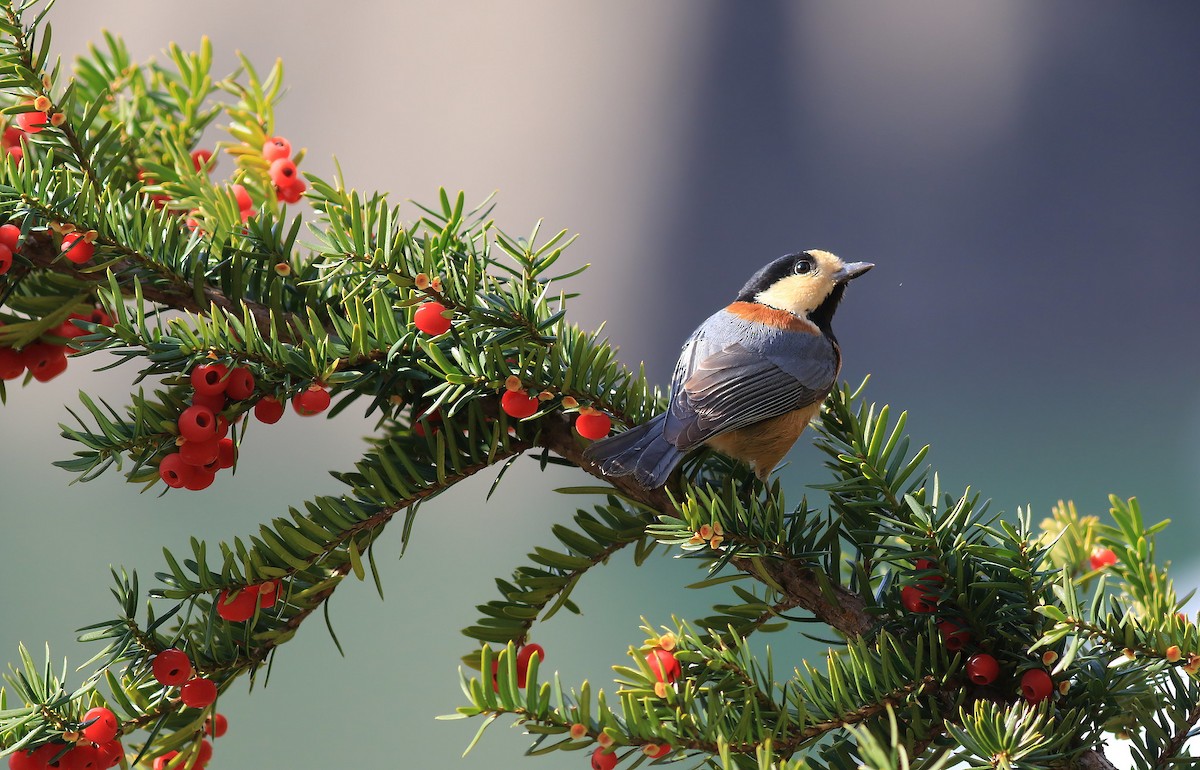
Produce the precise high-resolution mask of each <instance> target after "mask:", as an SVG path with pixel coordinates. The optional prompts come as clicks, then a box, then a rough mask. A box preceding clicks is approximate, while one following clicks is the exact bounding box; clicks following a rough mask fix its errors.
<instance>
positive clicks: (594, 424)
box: [575, 409, 612, 441]
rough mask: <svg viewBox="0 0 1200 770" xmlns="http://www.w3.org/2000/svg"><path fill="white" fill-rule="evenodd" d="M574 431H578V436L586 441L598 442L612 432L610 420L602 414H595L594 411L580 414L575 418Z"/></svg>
mask: <svg viewBox="0 0 1200 770" xmlns="http://www.w3.org/2000/svg"><path fill="white" fill-rule="evenodd" d="M575 430H577V431H579V435H580V436H583V437H584V438H586V439H591V440H592V441H599V440H600V439H602V438H604V437H605V436H607V435H608V432H609V431H610V430H612V420H611V419H610V418H609V416H608V415H607V414H605V413H604V412H597V411H596V410H594V409H593V410H592V411H589V412H581V413H580V414H579V417H577V418H575Z"/></svg>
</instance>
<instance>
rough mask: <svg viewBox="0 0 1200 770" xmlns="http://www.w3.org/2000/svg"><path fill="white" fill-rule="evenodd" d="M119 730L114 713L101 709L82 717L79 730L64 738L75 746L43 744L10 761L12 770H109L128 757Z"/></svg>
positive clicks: (100, 707) (13, 757)
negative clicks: (118, 735)
mask: <svg viewBox="0 0 1200 770" xmlns="http://www.w3.org/2000/svg"><path fill="white" fill-rule="evenodd" d="M119 731H120V726H119V725H118V723H117V717H116V715H115V714H113V713H112V711H110V710H108V709H106V708H104V707H103V706H98V707H96V708H93V709H90V710H89V711H88V712H87V713H86V714H84V715H83V719H82V720H81V721H80V723H79V730H78V731H75V732H71V733H67V734H65V735H64V737H65V738H68V739H71V740H73V741H74V742H73V743H57V742H51V743H44V744H42V745H41V746H38V747H37V748H34V749H31V750H26V751H18V752H15V753H13V754H11V755H9V758H8V767H9V770H47V769H48V768H55V769H56V770H107V768H110V767H116V766H117V765H119V764H120V763H121V759H122V757H124V756H125V749H124V747H123V746H121V742H120V741H119V740H117V733H118V732H119Z"/></svg>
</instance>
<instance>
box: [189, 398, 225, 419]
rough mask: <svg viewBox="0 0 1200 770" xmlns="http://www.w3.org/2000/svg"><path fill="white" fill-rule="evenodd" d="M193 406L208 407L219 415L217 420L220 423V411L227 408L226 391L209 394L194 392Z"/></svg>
mask: <svg viewBox="0 0 1200 770" xmlns="http://www.w3.org/2000/svg"><path fill="white" fill-rule="evenodd" d="M192 406H203V407H207V408H208V409H209V410H211V411H212V413H213V414H215V415H217V422H218V424H219V423H220V420H221V415H220V412H221V410H222V409H224V408H225V394H224V393H208V394H205V393H193V394H192Z"/></svg>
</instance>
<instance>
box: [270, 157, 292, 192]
mask: <svg viewBox="0 0 1200 770" xmlns="http://www.w3.org/2000/svg"><path fill="white" fill-rule="evenodd" d="M267 173H268V174H270V175H271V182H272V183H274V184H275V186H276V187H289V186H291V183H292V180H293V179H295V178H296V175H297V171H296V164H295V163H292V161H291V159H290V158H278V159H276V160H274V161H272V162H271V168H270V169H268V170H267Z"/></svg>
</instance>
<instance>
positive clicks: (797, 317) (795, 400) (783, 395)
mask: <svg viewBox="0 0 1200 770" xmlns="http://www.w3.org/2000/svg"><path fill="white" fill-rule="evenodd" d="M872 267H874V265H873V264H872V263H870V262H843V261H842V260H841V259H839V258H838V257H837V256H835V255H833V254H831V253H830V252H828V251H822V250H819V249H810V250H808V251H801V252H798V253H795V254H786V255H784V256H782V257H779V258H777V259H775V260H773V261H772V262H770V263H769V264H767V265H766V266H765V267H763V268H762V269H761V270H759V271H758V272H756V273H755V274H754V275H753V276H752V277H751V278H750V280H749V281H747V282H746V285H745V286H743V287H742V290H741V291H740V292H739V293H738V295H737V298H736V299H735V300H734V301H733V302H731V303H730V304H728V305H726V306H725V307H724V308H722V309H721V310H718V311H717V312H716V313H714V314H713V315H711V316H709V317H708V319H707V320H705V321H704V323H702V324H700V326H699V327H698V328H697V329H696V330H695V331H694V332H692V335H691V336H690V337H688V340H687V342H686V343H684V346H683V351H682V352H681V353H680V355H679V362H678V363H677V364H676V365H675V371H674V374H673V375H672V377H671V390H670V398H669V401H668V407H667V411H665V412H663V413H662V414H659V415H657V416H655V417H653V418H652V419H650V420H649V421H647V422H645V423H643V424H641V425H638V426H636V427H633V428H630V429H628V430H626V431H624V432H622V433H618V434H616V435H614V436H610V437H608V438H605V439H602V440H600V441H597V442H595V443H593V444H591V445H590V446H588V447H587V449H586V450H584V458H585V459H586V460H588V461H590V462H592V463H594V464H595V466H596V467H597V468H598V470H599V471H600V472H601V473H602V474H603V475H605V476H608V477H620V476H632V477H633V478H634V480H636V481H637V483H638V484H640V485H641V486H642V487H644V488H646V489H657V488H658V487H661V486H663V485H664V484H666V482H667V480H668V478H669V477H670V475H671V473H672V472H673V471H674V470H675V468H677V467H678V466H679V463H680V462H681V461H682V460H683V458H684V456H685V455H686V454H687V453H689V452H691V451H692V450H694V449H697V448H699V447H700V446H708V447H710V448H712V449H715V450H716V451H718V452H720V453H722V454H724V455H727V456H729V457H732V458H734V459H736V460H741V461H744V462H747V463H748V464H749V465H750V466H751V468H752V469H753V470H754V473H755V475H757V476H758V478H759V480H761V481H763V482H765V481H766V480H767V478H768V477H769V476H770V475H771V471H772V470H774V468H775V466H776V465H778V464H779V461H780V460H782V459H783V456H784V455H786V454H787V453H788V450H790V449H791V448H792V445H793V444H794V443H795V442H796V439H798V438H799V437H800V434H801V433H802V432H803V431H804V429H805V427H807V426H808V423H809V421H811V420H812V419H813V417H815V416H816V415H817V413H818V411H819V410H820V408H821V403H822V402H823V401H824V400H825V397H826V396H827V395H829V391H830V390H831V389H832V388H833V385H834V382H836V380H837V377H838V373H839V372H840V371H841V366H842V354H841V349H840V348H839V347H838V342H837V338H836V337H834V335H833V329H832V328H831V326H830V325H831V323H832V322H833V315H834V313H835V312H836V311H837V308H838V304H839V303H840V302H841V301H842V295H843V294H844V293H845V290H846V286H847V284H848V283H849V282H850V281H851V280H853V279H854V278H857V277H858V276H860V275H862V274H863V273H865V272H867V271H868V270H870V269H871V268H872Z"/></svg>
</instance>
